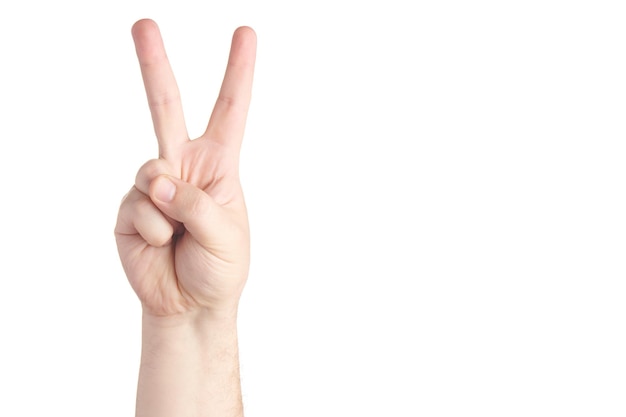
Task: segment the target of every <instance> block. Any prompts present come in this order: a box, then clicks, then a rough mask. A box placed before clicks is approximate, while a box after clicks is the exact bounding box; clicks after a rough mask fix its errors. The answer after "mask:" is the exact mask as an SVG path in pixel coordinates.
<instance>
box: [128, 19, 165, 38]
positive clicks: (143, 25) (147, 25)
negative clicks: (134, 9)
mask: <svg viewBox="0 0 626 417" xmlns="http://www.w3.org/2000/svg"><path fill="white" fill-rule="evenodd" d="M154 29H156V30H158V29H159V26H158V25H157V23H156V22H155V21H154V20H152V19H147V18H145V19H139V20H138V21H136V22H135V23H134V24H133V26H132V28H131V30H130V32H131V33H132V34H133V36H134V37H135V36H138V35H141V34H142V33H145V32H146V31H149V30H154Z"/></svg>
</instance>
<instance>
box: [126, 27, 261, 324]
mask: <svg viewBox="0 0 626 417" xmlns="http://www.w3.org/2000/svg"><path fill="white" fill-rule="evenodd" d="M132 34H133V38H134V41H135V47H136V51H137V57H138V58H139V64H140V67H141V73H142V76H143V81H144V85H145V89H146V95H147V97H148V103H149V106H150V111H151V114H152V121H153V124H154V130H155V133H156V137H157V141H158V145H159V158H158V159H154V160H151V161H148V162H147V163H146V164H145V165H144V166H143V167H141V169H140V170H139V172H138V173H137V177H136V180H135V185H134V186H133V187H132V188H131V190H130V192H129V193H128V194H127V195H126V197H125V198H124V200H123V202H122V204H121V207H120V210H119V215H118V220H117V225H116V227H115V236H116V240H117V246H118V251H119V254H120V258H121V261H122V265H123V266H124V270H125V272H126V275H127V277H128V280H129V281H130V284H131V286H132V288H133V289H134V290H135V292H136V293H137V295H138V297H139V299H140V300H141V303H142V306H143V309H144V314H146V313H147V314H149V315H152V316H173V315H178V314H180V313H186V312H190V311H194V310H203V311H209V312H210V313H212V314H213V313H215V314H219V315H229V314H235V313H236V309H237V304H238V301H239V297H240V295H241V291H242V289H243V286H244V284H245V282H246V279H247V275H248V266H249V245H250V243H249V242H250V239H249V229H248V219H247V214H246V207H245V203H244V198H243V193H242V190H241V185H240V181H239V150H240V147H241V141H242V138H243V133H244V128H245V123H246V117H247V112H248V106H249V103H250V94H251V89H252V78H253V72H254V61H255V54H256V36H255V34H254V32H253V31H252V29H250V28H248V27H241V28H239V29H237V30H236V31H235V33H234V35H233V40H232V45H231V51H230V57H229V59H228V65H227V68H226V74H225V76H224V81H223V83H222V87H221V90H220V93H219V97H218V98H217V101H216V103H215V107H214V109H213V113H212V115H211V117H210V120H209V123H208V127H207V129H206V131H205V133H204V134H203V135H202V136H201V137H200V138H197V139H194V140H190V139H189V136H188V134H187V128H186V125H185V119H184V115H183V111H182V106H181V99H180V94H179V91H178V87H177V84H176V80H175V79H174V74H173V73H172V69H171V67H170V64H169V61H168V59H167V55H166V53H165V49H164V47H163V41H162V39H161V35H160V33H159V29H158V27H157V25H156V24H155V23H154V22H153V21H151V20H141V21H139V22H137V23H136V24H135V25H134V26H133V30H132Z"/></svg>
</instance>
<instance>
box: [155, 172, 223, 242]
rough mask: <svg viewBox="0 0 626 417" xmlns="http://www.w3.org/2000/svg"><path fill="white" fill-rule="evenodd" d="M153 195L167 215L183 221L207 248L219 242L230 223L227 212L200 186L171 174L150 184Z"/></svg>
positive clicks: (156, 202) (186, 227) (161, 176)
mask: <svg viewBox="0 0 626 417" xmlns="http://www.w3.org/2000/svg"><path fill="white" fill-rule="evenodd" d="M150 198H151V199H152V201H153V202H154V204H155V205H156V206H157V207H158V208H159V210H161V211H162V212H163V213H164V214H166V215H168V216H169V217H171V218H172V219H174V220H176V221H179V222H181V223H182V224H183V225H184V226H185V229H187V231H189V233H191V235H192V236H193V237H194V238H195V239H196V240H197V241H198V243H200V244H201V245H203V246H205V247H215V246H216V245H219V241H218V240H223V239H225V238H226V239H227V236H224V235H223V232H224V231H225V226H226V225H227V224H228V219H227V218H226V217H227V216H226V211H225V210H224V209H223V208H222V207H221V206H220V205H219V204H217V203H216V202H215V200H213V198H211V196H209V195H208V194H207V193H205V192H204V191H203V190H201V189H199V188H198V187H196V186H194V185H192V184H189V183H188V182H185V181H183V180H180V179H178V178H175V177H171V176H169V175H160V176H158V177H157V178H155V179H154V180H153V181H152V183H151V184H150Z"/></svg>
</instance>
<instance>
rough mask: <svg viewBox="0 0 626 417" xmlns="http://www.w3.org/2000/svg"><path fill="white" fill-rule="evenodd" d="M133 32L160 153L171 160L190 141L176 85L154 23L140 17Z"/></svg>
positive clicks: (159, 34) (157, 28)
mask: <svg viewBox="0 0 626 417" xmlns="http://www.w3.org/2000/svg"><path fill="white" fill-rule="evenodd" d="M132 35H133V39H134V41H135V50H136V51H137V58H138V59H139V66H140V68H141V76H142V77H143V84H144V86H145V89H146V96H147V97H148V105H149V106H150V113H151V115H152V123H153V125H154V131H155V133H156V136H157V140H158V142H159V156H160V157H163V158H165V159H170V158H173V157H175V156H176V149H177V148H179V147H180V145H181V144H183V143H185V142H187V141H188V140H189V135H188V133H187V127H186V125H185V117H184V115H183V108H182V103H181V100H180V92H179V91H178V85H177V84H176V79H175V78H174V73H173V72H172V68H171V66H170V62H169V60H168V58H167V54H166V53H165V48H164V46H163V39H162V38H161V33H160V31H159V27H158V26H157V24H156V23H155V22H154V21H152V20H150V19H143V20H139V21H138V22H136V23H135V24H134V25H133V28H132Z"/></svg>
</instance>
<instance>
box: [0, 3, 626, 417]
mask: <svg viewBox="0 0 626 417" xmlns="http://www.w3.org/2000/svg"><path fill="white" fill-rule="evenodd" d="M622 3H623V2H621V1H613V2H610V1H598V0H594V1H552V0H548V1H546V0H543V1H518V2H513V1H506V2H505V1H472V2H469V1H437V2H435V1H428V2H409V1H406V2H402V1H400V0H394V1H385V2H382V1H379V2H369V1H359V2H357V1H354V2H349V1H317V2H308V3H304V2H294V1H291V2H290V1H256V2H254V1H249V2H245V1H225V0H222V1H212V2H205V1H202V2H201V1H176V2H174V1H168V2H166V1H135V2H127V1H119V0H118V1H109V2H100V3H92V2H79V1H70V0H57V1H49V2H48V1H31V2H28V1H24V2H15V1H14V2H9V1H6V2H3V3H2V6H0V63H1V66H0V74H1V76H0V140H1V145H0V146H1V149H2V150H1V151H0V155H1V163H0V178H1V187H0V190H1V196H2V200H1V205H0V213H1V217H0V218H1V219H2V227H1V230H2V250H1V252H0V265H1V272H0V274H1V281H0V331H1V333H0V334H1V344H0V415H2V416H35V415H63V416H85V415H89V416H128V415H132V414H133V407H134V395H135V388H136V377H137V369H138V364H139V348H140V309H139V304H138V302H137V300H136V298H135V295H134V293H133V292H132V290H131V288H130V286H129V285H128V284H127V282H126V278H125V276H124V273H123V271H122V269H121V266H120V264H119V260H118V257H117V251H116V248H115V242H114V239H113V226H114V223H115V217H116V211H117V207H118V204H119V201H120V199H121V198H122V196H123V195H124V194H125V193H126V191H127V190H128V188H129V187H130V186H131V184H132V182H133V179H134V175H135V172H136V170H137V169H138V168H139V167H140V166H141V164H142V163H143V162H144V161H146V160H148V159H151V158H154V157H155V153H156V140H155V139H154V137H153V133H152V127H151V124H150V117H149V112H148V109H147V105H146V104H145V97H144V92H143V86H142V84H141V77H140V73H139V69H138V66H137V64H136V59H135V55H134V47H133V44H132V40H131V37H130V27H131V25H132V23H133V22H134V21H135V20H137V19H139V18H143V17H150V18H153V19H155V20H156V21H157V22H158V23H159V25H160V26H161V30H162V33H163V36H164V39H165V43H166V47H167V49H168V52H169V55H170V59H171V61H172V65H173V67H174V71H175V73H176V75H177V78H178V81H179V85H180V88H181V92H182V94H183V100H184V106H185V111H186V115H187V122H188V126H189V129H190V133H191V134H193V135H196V136H197V135H199V134H200V133H201V132H202V131H203V130H204V127H205V123H206V121H207V120H208V116H209V114H210V111H211V108H212V105H213V101H214V99H215V97H216V94H217V90H218V88H219V84H220V82H221V77H222V74H223V70H224V66H225V62H226V58H227V54H228V48H229V46H230V37H231V34H232V31H233V30H234V29H235V28H236V27H237V26H239V25H244V24H245V25H250V26H252V27H253V28H254V29H255V30H256V31H257V34H258V45H259V46H258V63H257V73H256V78H255V89H254V98H253V105H252V107H251V111H250V118H249V123H248V129H247V132H246V138H245V142H244V149H243V155H242V170H243V172H242V180H243V185H244V190H245V192H246V197H247V203H248V209H249V213H250V220H251V226H252V245H253V264H252V268H251V272H250V279H249V283H248V286H247V288H246V291H245V293H244V296H243V299H242V303H241V313H240V338H241V340H240V348H241V366H242V381H243V392H244V402H245V406H246V413H247V415H248V416H272V417H276V416H299V417H302V416H360V415H366V416H394V415H397V416H400V415H402V416H466V415H476V416H604V417H609V416H624V415H625V414H626V401H625V400H624V399H625V395H626V394H625V392H626V354H625V352H626V333H625V332H626V328H625V325H626V299H625V296H626V283H625V278H626V265H625V259H626V257H625V255H626V220H625V218H626V216H625V214H626V197H625V193H624V189H625V183H626V163H625V159H626V145H625V140H626V124H625V120H626V119H625V115H626V82H625V78H626V59H625V51H626V25H625V24H624V22H626V13H625V10H624V9H623V8H622V7H621V5H622Z"/></svg>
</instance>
